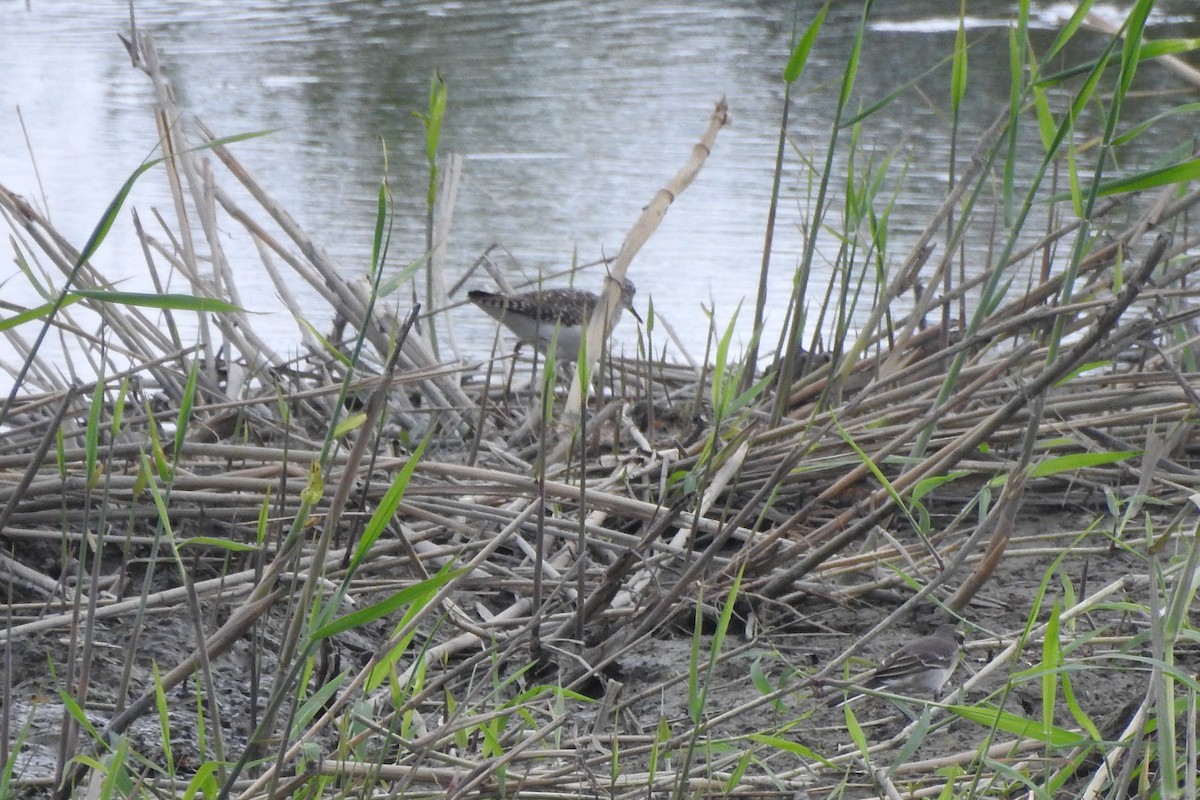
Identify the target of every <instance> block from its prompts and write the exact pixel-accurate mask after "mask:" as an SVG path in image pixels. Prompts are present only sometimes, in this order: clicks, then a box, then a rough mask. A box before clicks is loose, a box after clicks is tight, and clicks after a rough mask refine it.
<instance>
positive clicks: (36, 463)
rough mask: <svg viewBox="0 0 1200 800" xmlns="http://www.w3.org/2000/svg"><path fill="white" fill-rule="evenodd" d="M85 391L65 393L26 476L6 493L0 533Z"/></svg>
mask: <svg viewBox="0 0 1200 800" xmlns="http://www.w3.org/2000/svg"><path fill="white" fill-rule="evenodd" d="M85 391H87V389H86V388H85V387H82V386H72V387H70V388H68V389H67V391H66V392H65V393H64V395H63V398H62V403H60V404H59V407H58V411H57V412H55V414H54V417H53V418H52V419H50V420H49V424H48V425H47V426H46V432H45V434H43V436H42V440H41V442H39V443H38V446H37V448H36V449H35V450H34V451H33V453H32V454H31V455H30V457H29V464H28V466H26V468H25V472H24V474H22V475H21V479H20V480H19V481H17V484H16V485H15V486H14V487H13V488H12V490H11V491H9V492H5V493H4V495H5V496H4V508H2V509H0V531H3V530H4V529H5V528H6V527H7V526H8V521H9V519H11V518H12V515H13V513H14V512H16V510H17V506H18V505H20V503H21V498H22V497H23V496H24V495H25V493H26V492H27V491H29V487H30V486H31V485H32V484H33V481H34V478H36V477H37V474H38V468H39V467H40V466H41V464H42V461H43V460H44V459H45V458H46V455H47V454H48V453H49V452H50V445H51V444H53V443H54V441H55V434H56V433H57V432H58V430H59V428H60V427H61V426H62V423H63V420H64V419H66V416H67V414H68V413H69V412H70V411H72V410H73V406H74V405H75V398H77V397H79V396H80V395H81V394H82V393H83V392H85Z"/></svg>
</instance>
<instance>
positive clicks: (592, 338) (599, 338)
mask: <svg viewBox="0 0 1200 800" xmlns="http://www.w3.org/2000/svg"><path fill="white" fill-rule="evenodd" d="M728 121H729V107H728V105H727V104H726V102H725V98H724V97H722V98H721V99H720V101H718V102H717V105H716V108H714V109H713V113H712V115H711V116H710V117H709V122H708V128H707V129H706V130H705V132H704V134H703V135H702V136H701V137H700V141H699V142H698V143H697V144H696V146H695V147H693V148H692V157H691V159H689V161H688V162H687V164H685V165H684V167H683V169H681V170H680V171H679V172H677V173H676V174H675V176H674V177H673V178H671V179H670V180H669V181H667V183H666V185H665V186H664V187H663V188H662V189H659V190H658V192H657V193H656V194H655V195H654V198H653V199H652V200H651V201H650V203H649V204H648V205H647V206H646V207H645V208H644V209H643V210H642V213H641V215H640V216H639V217H638V219H637V221H636V222H635V223H634V225H633V228H631V229H630V231H629V233H628V234H626V236H625V241H624V242H622V243H621V249H620V251H618V253H617V257H616V260H614V261H613V263H612V266H611V267H610V268H609V269H610V277H611V279H610V280H609V281H608V282H607V283H606V284H605V288H604V294H603V296H602V297H601V299H600V302H599V303H597V304H596V311H597V312H600V313H593V314H592V315H591V318H590V319H589V320H588V329H587V338H586V340H585V341H586V345H585V346H586V349H587V359H586V362H585V363H580V364H578V365H577V366H576V368H575V374H574V377H573V378H572V380H571V389H570V391H569V393H568V394H567V402H566V405H565V406H564V407H563V412H562V416H561V418H560V419H559V421H558V431H559V433H560V434H569V433H570V432H571V431H573V430H574V429H575V427H576V426H577V425H578V424H579V417H580V413H581V410H582V408H583V403H584V401H585V399H586V397H587V391H588V387H587V386H584V385H583V376H584V374H587V375H592V374H593V373H594V371H595V365H596V360H597V359H598V358H599V357H600V352H601V350H602V348H603V345H604V340H605V339H606V338H607V335H608V332H609V329H610V328H611V326H612V322H613V320H614V319H615V318H616V311H617V308H618V307H619V306H620V302H621V287H622V284H623V281H624V280H625V273H626V272H627V271H628V269H629V265H630V263H632V261H633V258H634V256H636V255H637V254H638V251H639V250H641V248H642V245H644V244H645V243H646V241H647V240H648V239H649V238H650V236H651V235H653V233H654V231H655V230H656V229H657V228H658V224H659V223H660V222H661V221H662V218H663V217H664V216H666V213H667V209H668V208H669V207H670V205H671V203H673V202H674V201H675V198H677V197H679V195H680V194H682V193H683V191H684V190H685V189H687V188H688V186H690V185H691V183H692V181H693V180H695V179H696V175H698V174H699V172H700V169H701V168H702V167H703V166H704V162H705V161H706V160H707V159H708V155H709V153H711V152H712V148H713V145H714V144H715V143H716V139H717V134H718V133H719V132H720V130H721V128H723V127H724V126H725V124H726V123H727V122H728ZM563 438H564V441H563V442H562V443H560V444H559V446H558V447H556V448H555V452H554V453H553V455H552V456H551V457H549V458H548V459H547V461H548V462H551V463H553V462H561V461H563V460H564V459H565V458H566V455H567V450H568V449H569V447H570V441H569V438H568V437H567V436H565V435H564V437H563Z"/></svg>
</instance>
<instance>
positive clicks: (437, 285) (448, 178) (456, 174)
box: [428, 153, 463, 361]
mask: <svg viewBox="0 0 1200 800" xmlns="http://www.w3.org/2000/svg"><path fill="white" fill-rule="evenodd" d="M445 161H446V163H445V164H443V165H442V168H441V171H440V176H439V177H440V179H441V185H440V186H439V187H438V192H437V208H436V210H435V213H434V215H433V219H434V223H433V252H431V253H430V254H429V282H430V296H429V298H428V300H429V311H430V313H429V316H430V318H431V319H430V331H431V332H432V330H433V321H432V316H433V314H434V313H435V312H437V311H439V310H441V309H443V308H446V307H447V306H448V305H449V294H448V293H447V291H446V246H447V243H448V242H449V240H450V226H451V223H452V222H453V220H454V208H455V203H456V201H457V199H458V185H459V183H460V182H461V180H462V171H463V157H462V154H461V153H451V154H450V155H449V157H448V158H447V159H446V160H445ZM442 319H443V321H444V322H445V327H444V328H443V330H444V331H445V333H446V339H447V341H448V344H449V345H450V352H451V353H452V354H453V355H454V360H455V361H462V360H463V358H462V353H460V352H459V346H458V337H457V336H456V335H455V332H454V321H453V318H452V317H451V316H450V315H448V314H443V315H442ZM430 342H431V343H436V342H437V340H436V339H433V337H432V336H431V337H430ZM435 354H436V355H437V356H438V357H439V358H440V356H441V352H440V351H438V350H436V348H435Z"/></svg>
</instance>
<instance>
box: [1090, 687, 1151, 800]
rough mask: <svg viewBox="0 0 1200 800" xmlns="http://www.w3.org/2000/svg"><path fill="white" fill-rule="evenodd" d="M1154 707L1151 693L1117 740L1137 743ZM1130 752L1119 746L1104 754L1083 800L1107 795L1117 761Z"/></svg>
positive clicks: (1092, 799)
mask: <svg viewBox="0 0 1200 800" xmlns="http://www.w3.org/2000/svg"><path fill="white" fill-rule="evenodd" d="M1153 705H1154V698H1153V696H1152V695H1151V694H1150V693H1147V695H1146V698H1145V699H1144V700H1143V701H1142V703H1141V704H1140V705H1139V706H1138V708H1137V711H1136V712H1135V713H1134V715H1133V718H1132V719H1130V720H1129V723H1128V724H1127V725H1126V726H1125V729H1124V730H1123V731H1121V735H1120V736H1119V737H1118V738H1117V741H1118V742H1136V741H1137V739H1138V737H1139V736H1140V735H1142V734H1143V732H1144V731H1145V729H1146V723H1147V721H1148V720H1149V719H1150V709H1151V707H1152V706H1153ZM1168 746H1171V745H1168ZM1128 751H1129V748H1128V747H1127V746H1125V745H1118V746H1117V747H1114V748H1112V749H1111V750H1109V751H1108V752H1107V753H1105V754H1104V759H1103V760H1102V761H1101V762H1100V767H1099V768H1098V769H1097V770H1096V772H1095V774H1094V775H1092V779H1091V780H1090V781H1088V784H1087V786H1086V787H1085V788H1084V790H1083V794H1082V795H1080V797H1081V800H1097V798H1100V797H1103V796H1104V795H1105V792H1106V787H1107V786H1108V785H1109V784H1110V782H1111V781H1112V779H1113V767H1114V765H1115V764H1116V762H1117V759H1118V758H1121V757H1122V756H1124V755H1125V754H1126V753H1127V752H1128ZM1134 752H1136V751H1134ZM1139 760H1140V759H1139Z"/></svg>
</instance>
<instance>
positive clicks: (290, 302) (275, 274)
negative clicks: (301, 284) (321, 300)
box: [250, 233, 324, 353]
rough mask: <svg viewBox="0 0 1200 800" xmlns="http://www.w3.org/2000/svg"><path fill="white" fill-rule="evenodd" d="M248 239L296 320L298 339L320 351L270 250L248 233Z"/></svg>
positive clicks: (312, 348) (260, 240) (319, 346)
mask: <svg viewBox="0 0 1200 800" xmlns="http://www.w3.org/2000/svg"><path fill="white" fill-rule="evenodd" d="M250 240H251V241H252V242H254V247H255V249H256V250H258V258H259V260H260V261H262V265H263V268H265V269H266V271H267V275H268V276H269V277H270V278H271V283H272V284H273V285H274V286H275V292H276V294H277V295H278V296H279V299H280V300H281V301H283V305H284V307H286V308H287V310H288V313H289V314H291V315H292V319H293V320H295V321H296V327H297V328H298V329H299V331H300V340H301V341H303V342H304V345H305V346H306V347H308V348H309V349H310V350H312V351H313V352H314V353H319V352H321V351H322V350H323V349H324V347H323V345H322V344H321V343H320V342H319V341H318V340H317V337H316V336H314V335H313V332H312V330H311V328H310V327H309V326H308V325H305V324H304V323H303V320H304V319H305V314H304V311H303V309H301V308H300V304H299V303H298V302H296V298H295V297H294V296H293V295H292V290H291V289H290V288H288V285H287V281H285V280H284V279H283V276H282V275H280V273H279V270H278V268H276V266H275V260H274V259H273V258H272V257H271V251H270V249H269V248H268V247H267V246H266V244H265V243H264V242H263V240H262V239H260V238H258V237H257V236H255V235H254V234H253V233H251V234H250Z"/></svg>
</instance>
